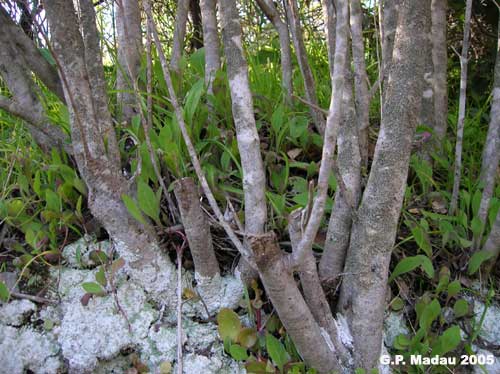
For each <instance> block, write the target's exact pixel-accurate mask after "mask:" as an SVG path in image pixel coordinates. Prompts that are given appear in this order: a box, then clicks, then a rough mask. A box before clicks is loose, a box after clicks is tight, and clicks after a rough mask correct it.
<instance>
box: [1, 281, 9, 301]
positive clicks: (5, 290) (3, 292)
mask: <svg viewBox="0 0 500 374" xmlns="http://www.w3.org/2000/svg"><path fill="white" fill-rule="evenodd" d="M9 297H10V292H9V289H8V288H7V285H6V284H5V283H4V282H2V281H0V300H2V301H4V302H6V301H7V300H9Z"/></svg>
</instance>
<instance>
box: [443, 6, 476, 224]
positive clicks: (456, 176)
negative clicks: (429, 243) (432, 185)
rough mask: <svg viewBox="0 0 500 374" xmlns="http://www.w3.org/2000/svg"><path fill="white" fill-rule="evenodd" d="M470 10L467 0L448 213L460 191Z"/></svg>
mask: <svg viewBox="0 0 500 374" xmlns="http://www.w3.org/2000/svg"><path fill="white" fill-rule="evenodd" d="M471 12H472V0H467V2H466V5H465V19H464V39H463V41H462V53H461V55H460V97H459V102H458V121H457V141H456V144H455V170H454V173H453V191H452V193H451V202H450V209H449V213H450V214H451V215H453V214H455V211H456V209H457V203H458V194H459V192H460V180H461V178H462V144H463V137H464V122H465V104H466V101H467V65H468V52H469V36H470V18H471Z"/></svg>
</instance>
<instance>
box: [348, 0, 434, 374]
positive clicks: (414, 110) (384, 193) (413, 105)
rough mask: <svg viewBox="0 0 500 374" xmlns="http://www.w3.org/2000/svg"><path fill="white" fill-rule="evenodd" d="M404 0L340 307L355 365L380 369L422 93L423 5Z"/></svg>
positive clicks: (353, 230)
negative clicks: (390, 278) (391, 277)
mask: <svg viewBox="0 0 500 374" xmlns="http://www.w3.org/2000/svg"><path fill="white" fill-rule="evenodd" d="M429 1H430V0H426V1H413V0H403V1H402V3H401V6H400V8H399V9H400V16H399V20H398V28H397V33H396V37H395V43H394V62H393V64H392V66H391V70H390V74H389V80H388V86H387V91H386V100H385V102H384V118H383V121H382V125H381V129H380V134H379V138H378V141H377V145H376V149H375V156H374V160H373V164H372V169H371V172H370V176H369V179H368V183H367V186H366V189H365V191H364V194H363V198H362V201H361V204H360V207H359V209H358V219H357V220H356V221H355V222H354V224H353V228H352V230H351V241H350V246H349V250H348V254H347V258H346V265H345V268H344V273H345V275H344V280H343V282H342V287H341V296H340V301H339V305H338V308H339V310H340V311H341V312H343V313H345V314H344V315H346V317H347V318H348V321H349V324H350V327H351V331H352V333H353V338H354V361H355V367H361V368H365V369H367V370H370V369H372V368H376V367H377V366H378V359H379V356H380V349H381V345H382V326H383V320H384V311H385V294H386V288H387V277H388V270H389V262H390V259H391V251H392V248H393V245H394V240H395V236H396V231H397V223H398V219H399V215H400V212H401V206H402V202H403V196H404V190H405V185H406V179H407V175H408V165H409V159H410V152H411V144H412V140H413V136H414V132H415V127H416V125H417V116H418V113H419V109H420V101H421V93H422V80H421V77H422V74H423V63H424V61H423V55H422V54H421V53H420V52H421V51H422V48H423V47H424V44H425V34H424V33H423V31H424V30H425V29H426V23H427V22H430V20H428V19H426V18H425V14H426V9H425V7H426V6H429Z"/></svg>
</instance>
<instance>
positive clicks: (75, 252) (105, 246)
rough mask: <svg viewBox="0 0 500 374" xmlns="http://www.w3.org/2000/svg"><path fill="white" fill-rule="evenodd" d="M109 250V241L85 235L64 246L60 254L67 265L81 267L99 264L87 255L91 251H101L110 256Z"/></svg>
mask: <svg viewBox="0 0 500 374" xmlns="http://www.w3.org/2000/svg"><path fill="white" fill-rule="evenodd" d="M111 250H112V248H111V244H110V243H109V241H107V240H105V241H101V242H96V241H95V240H94V238H92V237H91V236H89V235H85V236H84V237H83V238H81V239H79V240H77V241H76V242H74V243H72V244H70V245H67V246H66V247H64V249H63V252H62V255H63V258H64V259H65V261H66V263H67V265H68V266H71V267H73V268H77V269H82V268H86V267H89V266H96V265H99V264H96V263H94V262H93V261H92V260H91V259H90V257H89V255H90V253H91V252H92V251H103V252H104V253H106V255H107V256H111Z"/></svg>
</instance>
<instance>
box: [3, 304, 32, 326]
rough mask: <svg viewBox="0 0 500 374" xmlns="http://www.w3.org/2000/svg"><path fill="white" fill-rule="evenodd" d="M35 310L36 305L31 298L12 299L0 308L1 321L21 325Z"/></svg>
mask: <svg viewBox="0 0 500 374" xmlns="http://www.w3.org/2000/svg"><path fill="white" fill-rule="evenodd" d="M35 311H36V305H35V304H34V303H32V302H31V301H29V300H12V301H11V302H10V303H7V304H5V305H3V306H2V307H1V308H0V323H3V324H5V325H10V326H21V325H22V324H23V323H24V322H25V321H26V320H27V319H28V318H29V316H30V315H31V314H33V313H34V312H35Z"/></svg>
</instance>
